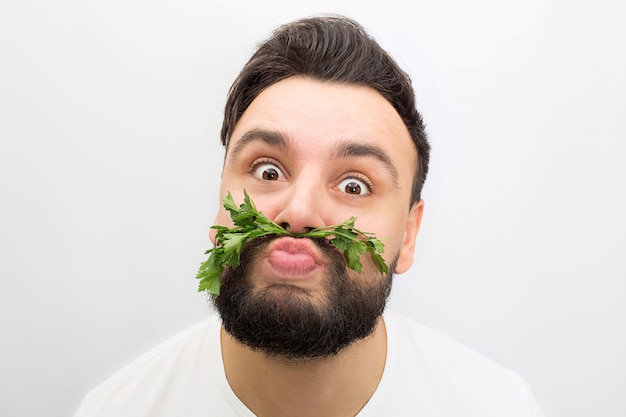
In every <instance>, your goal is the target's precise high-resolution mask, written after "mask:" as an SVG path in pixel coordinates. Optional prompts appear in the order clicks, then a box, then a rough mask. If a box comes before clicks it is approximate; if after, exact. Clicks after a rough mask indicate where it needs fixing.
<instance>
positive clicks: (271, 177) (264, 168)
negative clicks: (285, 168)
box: [254, 164, 285, 181]
mask: <svg viewBox="0 0 626 417" xmlns="http://www.w3.org/2000/svg"><path fill="white" fill-rule="evenodd" d="M254 176H255V177H257V178H260V179H262V180H264V181H278V180H282V179H285V176H284V175H283V173H282V172H281V170H280V169H278V167H276V165H274V164H261V165H259V166H257V167H256V168H255V169H254Z"/></svg>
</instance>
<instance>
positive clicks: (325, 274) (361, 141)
mask: <svg viewBox="0 0 626 417" xmlns="http://www.w3.org/2000/svg"><path fill="white" fill-rule="evenodd" d="M416 165H417V154H416V150H415V146H414V145H413V142H412V140H411V138H410V136H409V133H408V131H407V129H406V127H405V125H404V123H403V122H402V120H401V118H400V116H399V115H398V114H397V112H396V111H395V109H394V108H393V107H392V106H391V104H389V103H388V102H387V101H386V100H385V99H384V98H383V97H382V96H381V95H380V94H379V93H377V92H376V91H374V90H373V89H370V88H367V87H361V86H355V85H345V84H337V83H328V82H319V81H314V80H312V79H308V78H302V77H292V78H289V79H286V80H283V81H280V82H278V83H276V84H274V85H272V86H270V87H269V88H267V89H266V90H264V91H263V92H262V93H261V94H260V95H259V96H258V97H257V98H256V99H255V100H254V101H253V102H252V103H251V104H250V106H249V107H248V109H247V110H246V111H245V112H244V114H243V115H242V117H241V119H240V120H239V122H238V123H237V125H236V126H235V129H234V130H233V133H232V136H231V140H230V144H229V146H228V150H227V154H226V160H225V165H224V173H223V176H222V184H221V195H226V194H227V193H228V192H231V193H232V195H233V197H234V199H235V201H236V202H241V201H243V190H244V189H245V190H247V192H248V193H249V194H250V196H251V197H252V199H253V200H254V202H255V203H256V206H257V208H258V209H259V210H260V211H262V212H263V213H264V214H265V215H266V216H268V217H269V218H270V219H271V220H273V221H274V222H275V223H278V224H281V225H283V226H285V227H287V228H288V229H289V230H290V231H292V232H296V233H297V232H304V231H306V230H308V229H311V228H317V227H323V226H329V225H334V224H338V223H342V222H343V221H345V220H346V219H348V218H350V217H352V216H355V217H356V218H357V221H356V227H357V228H358V229H360V230H363V231H367V232H372V233H374V234H375V235H376V236H377V237H378V238H379V239H380V240H381V241H382V242H383V243H384V244H385V259H386V261H387V263H388V264H389V265H392V267H393V268H394V269H395V272H397V273H402V272H404V271H406V270H407V269H408V268H409V267H410V265H411V263H412V261H413V249H414V243H415V237H416V235H417V231H418V229H419V223H420V220H421V213H422V208H423V204H422V203H421V202H419V203H416V204H414V205H413V206H412V207H409V202H410V196H411V186H412V181H413V176H414V174H415V169H416ZM216 224H219V225H224V226H229V227H230V226H232V222H231V220H230V216H229V214H228V213H227V212H226V211H225V210H224V209H223V208H222V209H220V211H219V212H218V214H217V217H216ZM324 246H325V245H322V246H318V245H316V244H314V243H313V242H312V241H310V240H308V239H293V238H281V239H274V240H270V241H268V242H266V243H264V244H262V245H259V247H258V248H255V249H254V250H253V251H250V252H249V253H243V254H242V266H243V267H242V268H241V269H242V270H243V271H245V274H244V276H242V277H241V276H237V279H238V280H241V281H245V287H246V291H245V292H246V294H247V295H246V297H251V296H254V295H255V294H257V295H258V294H263V297H265V298H264V300H265V301H266V302H271V303H273V304H272V311H274V312H275V313H276V311H283V312H284V310H285V308H293V309H294V311H293V313H294V314H296V313H297V312H296V311H295V310H299V313H298V314H300V313H302V311H301V309H299V307H298V306H302V305H306V306H309V307H310V309H309V312H313V313H311V314H313V315H314V314H315V312H319V311H321V310H324V309H325V311H327V310H328V309H329V308H332V306H330V305H329V304H330V303H331V301H329V300H331V299H333V294H335V298H334V299H333V301H332V303H336V302H337V301H338V300H337V298H336V295H337V294H343V295H342V296H340V297H344V296H345V293H346V292H347V291H349V290H350V288H352V289H353V292H354V293H361V294H363V295H364V296H368V293H371V292H372V291H373V292H376V293H379V294H380V296H381V297H384V298H385V299H386V290H385V288H386V287H387V284H386V282H387V281H389V280H390V276H389V277H382V276H381V274H380V273H379V272H378V270H377V268H376V266H375V265H374V264H373V262H372V261H371V259H370V258H369V257H368V256H363V257H362V263H363V271H362V273H360V274H358V273H355V272H354V271H352V270H345V269H346V268H345V264H344V265H340V266H337V265H336V262H334V261H333V258H334V255H332V252H333V248H325V247H324ZM339 258H340V259H339V261H338V262H341V257H339ZM333 265H334V266H333ZM339 269H344V270H345V271H339ZM239 272H241V271H239ZM344 272H345V276H343V277H341V278H339V277H338V276H339V275H343V274H344ZM239 275H240V274H239ZM225 278H226V277H225ZM231 278H232V277H231ZM227 281H228V279H225V280H224V285H223V287H222V295H221V296H220V297H218V299H220V298H222V297H224V296H225V294H224V291H226V293H227V294H228V291H229V286H230V284H229V283H228V282H227ZM335 281H337V282H335ZM339 281H341V283H339ZM337 286H342V288H343V289H341V290H338V289H337ZM370 290H371V291H370ZM370 295H371V294H370ZM294 300H297V302H296V301H294ZM218 301H219V300H218ZM363 304H366V305H367V304H370V303H369V302H366V303H363ZM289 305H290V306H291V307H286V306H289ZM383 305H384V300H383ZM296 307H298V308H296ZM218 308H219V305H218ZM237 308H238V309H241V307H237ZM346 308H350V307H346ZM352 308H354V306H352ZM302 314H305V313H302ZM307 314H308V313H307ZM379 314H380V312H378V313H377V315H379ZM222 315H224V314H223V313H222ZM288 315H289V316H292V314H288ZM331 327H332V326H331ZM227 330H228V329H227Z"/></svg>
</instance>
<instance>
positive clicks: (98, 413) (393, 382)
mask: <svg viewBox="0 0 626 417" xmlns="http://www.w3.org/2000/svg"><path fill="white" fill-rule="evenodd" d="M384 320H385V325H386V330H387V362H386V364H385V370H384V372H383V376H382V379H381V381H380V383H379V385H378V388H377V389H376V392H375V393H374V395H373V396H372V397H371V398H370V400H369V402H368V403H367V404H366V405H365V407H364V408H363V409H362V410H361V412H360V413H359V414H358V417H394V416H427V417H457V416H458V417H504V416H506V417H541V416H543V414H542V412H541V410H540V409H539V407H538V405H537V403H536V402H535V400H534V398H533V396H532V394H531V393H530V390H529V389H528V387H527V385H526V383H525V382H524V381H523V380H522V379H521V378H520V377H519V376H518V375H517V374H515V373H513V372H511V371H509V370H507V369H505V368H503V367H502V366H500V365H498V364H496V363H495V362H493V361H492V360H490V359H488V358H486V357H485V356H483V355H481V354H479V353H477V352H474V351H473V350H471V349H468V348H467V347H465V346H463V345H461V344H459V343H458V342H456V341H454V340H452V339H450V338H448V337H445V336H443V335H441V334H439V333H436V332H434V331H433V330H431V329H429V328H427V327H424V326H423V325H421V324H419V323H416V322H414V321H412V320H410V319H408V318H406V317H403V316H401V315H399V314H397V313H394V312H392V311H387V312H386V313H385V315H384ZM220 326H221V324H220V320H219V319H218V318H217V317H215V316H212V317H210V318H208V319H207V320H205V321H203V322H202V323H200V324H198V325H196V326H194V327H192V328H190V329H188V330H187V331H185V332H183V333H181V334H179V335H178V336H176V337H174V338H172V339H170V340H168V341H167V342H165V343H163V344H162V345H160V346H158V347H156V348H155V349H153V350H151V351H150V352H148V353H146V354H145V355H143V356H141V357H140V358H139V359H137V360H136V361H134V362H133V363H131V364H130V365H128V366H126V367H125V368H122V369H121V370H119V371H118V372H117V373H115V374H114V375H113V376H112V377H110V378H109V379H108V380H106V381H105V382H104V383H102V384H101V385H99V386H98V387H96V388H95V389H94V390H93V391H91V392H90V393H89V394H87V396H86V397H85V399H84V400H83V402H82V404H81V405H80V407H79V409H78V411H77V412H76V414H75V416H74V417H254V414H253V413H252V412H251V411H250V410H249V409H248V408H247V407H246V406H245V405H244V404H243V403H242V402H241V401H240V400H239V399H238V398H237V396H236V395H235V393H234V392H233V391H232V389H231V388H230V386H229V385H228V381H227V380H226V375H225V373H224V367H223V364H222V356H221V348H220Z"/></svg>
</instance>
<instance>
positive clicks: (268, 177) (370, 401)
mask: <svg viewBox="0 0 626 417" xmlns="http://www.w3.org/2000/svg"><path fill="white" fill-rule="evenodd" d="M221 138H222V143H223V144H224V146H225V147H226V155H225V162H224V170H223V175H222V180H221V181H222V182H221V194H222V195H226V194H228V193H231V194H232V196H233V198H234V200H235V201H238V202H241V201H243V199H244V190H246V191H247V193H249V195H250V196H251V197H252V199H253V200H254V202H255V203H256V206H257V207H258V209H259V210H260V211H261V212H263V213H264V214H265V215H266V216H267V217H268V218H269V219H271V220H272V221H273V222H274V223H276V224H278V225H280V226H282V227H283V228H284V229H286V230H287V231H289V232H291V233H293V234H296V235H297V234H302V233H306V232H307V231H310V230H313V229H316V228H321V227H327V226H329V225H335V224H340V223H342V222H343V221H345V220H346V219H348V218H350V217H356V219H357V220H356V225H357V226H358V229H360V230H365V231H367V232H371V233H373V234H375V236H377V237H378V238H379V239H380V240H381V241H382V242H384V244H385V252H384V260H385V262H386V264H387V265H388V266H389V273H385V274H383V273H381V272H380V271H379V269H378V268H377V266H376V265H375V263H374V262H373V261H372V259H371V258H370V257H369V256H368V255H364V256H363V257H362V263H363V267H362V271H361V272H355V271H353V270H352V269H350V268H348V265H347V263H346V261H345V257H344V255H343V254H342V252H341V251H339V250H338V249H337V247H335V246H334V245H333V244H332V243H330V242H329V241H328V240H327V239H309V238H298V237H293V236H281V237H278V236H265V237H263V238H259V239H256V240H253V241H252V242H249V243H248V244H246V245H245V246H244V247H243V250H242V253H241V263H240V265H239V266H237V267H234V268H228V267H227V268H226V269H225V271H224V273H223V275H222V276H221V292H220V295H218V296H212V297H211V299H212V302H213V304H214V305H215V308H216V310H217V313H218V314H217V315H216V316H214V317H211V318H209V319H208V320H206V321H205V322H203V323H201V324H199V325H197V326H195V327H194V328H192V329H190V330H188V331H187V332H185V333H183V334H181V335H179V336H177V337H175V338H173V339H171V340H170V341H168V342H166V343H165V344H163V345H161V346H159V347H157V348H156V349H155V350H153V351H152V352H149V353H148V354H147V355H145V356H143V357H142V358H140V359H139V360H138V361H136V362H134V363H133V364H131V365H130V366H128V367H126V368H124V369H122V370H121V371H119V372H118V373H117V374H115V375H114V376H113V377H112V378H111V379H109V380H108V381H106V382H105V383H104V384H102V385H101V386H100V387H98V388H96V389H95V390H94V391H92V392H91V393H90V394H89V395H88V396H87V397H86V399H85V400H84V402H83V404H82V405H81V407H80V409H79V410H78V412H77V414H76V416H77V417H92V416H115V417H120V416H129V417H131V416H132V417H144V416H146V417H147V416H151V417H153V416H186V417H195V416H198V417H199V416H216V417H230V416H233V417H234V416H260V417H293V416H298V417H308V416H315V417H318V416H325V417H335V416H336V417H346V416H359V417H366V416H384V417H390V416H407V415H410V416H429V417H443V416H446V417H448V416H462V417H488V416H493V417H502V416H507V417H511V416H519V417H522V416H523V417H537V416H541V415H542V414H541V411H540V410H539V407H538V406H537V404H536V402H535V401H534V399H533V397H532V395H531V394H530V391H529V389H528V387H527V386H526V384H525V383H524V381H523V380H522V379H521V378H520V377H519V376H518V375H516V374H515V373H513V372H511V371H509V370H506V369H504V368H502V367H501V366H499V365H497V364H496V363H494V362H493V361H491V360H490V359H487V358H486V357H484V356H482V355H480V354H478V353H476V352H473V351H471V350H469V349H468V348H465V347H463V346H461V345H459V344H458V343H456V342H454V341H452V340H450V339H448V338H446V337H444V336H442V335H439V334H437V333H435V332H433V331H432V330H429V329H427V328H425V327H424V326H422V325H420V324H418V323H415V322H413V321H411V320H409V319H407V318H404V317H402V316H400V315H399V314H396V313H394V312H392V311H387V310H386V309H385V304H386V301H387V298H388V296H389V293H390V289H391V281H392V275H393V274H394V273H403V272H405V271H407V270H408V268H409V267H410V266H411V264H412V263H413V252H414V248H415V239H416V237H417V234H418V231H419V226H420V222H421V219H422V212H423V209H424V203H423V201H422V199H421V189H422V186H423V184H424V180H425V178H426V173H427V171H428V158H429V150H430V147H429V144H428V142H427V139H426V134H425V132H424V125H423V122H422V118H421V116H420V114H419V113H418V111H417V109H416V107H415V96H414V91H413V88H412V86H411V81H410V79H409V77H408V76H407V75H406V74H405V73H404V72H403V71H402V70H401V69H400V68H399V67H398V65H397V64H396V63H395V62H394V61H393V59H391V58H390V56H389V55H388V54H387V53H386V52H385V51H384V50H383V49H382V48H381V47H380V46H379V45H378V44H377V43H376V42H375V41H374V40H373V39H372V38H371V37H370V36H369V35H368V34H367V33H366V32H365V30H364V29H363V28H362V27H361V26H360V25H359V24H357V23H356V22H354V21H352V20H350V19H347V18H343V17H339V16H334V17H321V18H310V19H303V20H299V21H296V22H293V23H290V24H287V25H284V26H281V27H280V28H278V29H277V30H276V31H275V32H274V33H273V35H272V36H271V37H270V38H269V39H268V40H266V41H265V42H264V43H262V44H261V45H260V47H259V48H258V50H257V51H256V52H255V53H254V54H253V56H252V57H251V59H250V60H249V61H248V63H247V64H246V65H245V66H244V68H243V70H242V71H241V73H240V75H239V76H238V78H237V79H236V80H235V82H234V84H233V85H232V87H231V89H230V92H229V95H228V100H227V103H226V107H225V116H224V124H223V127H222V137H221ZM215 224H217V225H220V226H223V227H232V226H233V223H232V220H231V218H230V215H229V213H228V211H227V210H225V209H221V210H220V211H219V212H218V214H217V216H216V221H215ZM212 239H213V240H214V243H215V230H214V231H213V234H212Z"/></svg>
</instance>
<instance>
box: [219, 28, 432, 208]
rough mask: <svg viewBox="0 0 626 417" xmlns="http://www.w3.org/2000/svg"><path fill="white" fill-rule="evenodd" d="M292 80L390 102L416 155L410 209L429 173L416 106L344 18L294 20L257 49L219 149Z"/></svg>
mask: <svg viewBox="0 0 626 417" xmlns="http://www.w3.org/2000/svg"><path fill="white" fill-rule="evenodd" d="M296 75H301V76H307V77H310V78H313V79H317V80H321V81H331V82H338V83H347V84H355V85H362V86H367V87H370V88H372V89H374V90H376V91H377V92H378V93H380V94H381V95H382V96H383V97H385V99H387V101H389V103H391V105H392V106H393V107H394V108H395V109H396V111H397V112H398V114H399V115H400V117H401V118H402V121H403V122H404V124H405V125H406V127H407V129H408V131H409V134H410V135H411V138H412V139H413V143H414V144H415V148H416V150H417V155H418V162H417V171H416V173H415V176H414V178H413V188H412V194H411V204H413V203H414V202H416V201H418V200H419V199H420V196H421V190H422V186H423V185H424V180H425V179H426V173H427V172H428V159H429V153H430V145H429V144H428V141H427V139H426V133H425V131H424V123H423V121H422V117H421V115H420V114H419V112H418V111H417V109H416V107H415V93H414V91H413V87H412V85H411V80H410V78H409V76H408V75H407V74H406V73H405V72H404V71H402V69H400V67H399V66H398V64H397V63H396V62H395V61H394V60H393V59H392V58H391V57H390V56H389V54H387V52H385V50H383V49H382V48H381V47H380V45H378V43H377V42H376V41H375V40H374V39H373V38H372V37H370V36H369V35H368V34H367V32H366V31H365V29H364V28H363V27H362V26H361V25H359V24H358V23H357V22H355V21H353V20H351V19H348V18H346V17H342V16H332V17H316V18H307V19H302V20H298V21H295V22H292V23H289V24H286V25H283V26H280V27H279V28H278V29H276V31H274V33H273V34H272V36H271V37H270V38H269V39H267V40H266V41H265V42H263V43H261V44H260V46H259V47H258V49H257V51H256V52H255V53H254V54H253V55H252V57H251V58H250V60H249V61H248V62H247V63H246V65H245V66H244V67H243V69H242V70H241V73H240V74H239V76H238V77H237V79H236V80H235V82H234V83H233V85H232V86H231V88H230V91H229V93H228V98H227V101H226V106H225V111H224V123H223V125H222V133H221V139H222V144H223V145H224V146H226V147H228V143H229V140H230V135H231V134H232V132H233V129H234V128H235V125H236V123H237V122H238V121H239V119H240V118H241V115H242V114H243V113H244V111H245V110H246V109H247V108H248V106H249V105H250V103H252V101H253V100H254V99H255V98H256V97H257V96H258V95H259V94H260V93H261V92H262V91H263V90H265V89H266V88H268V87H269V86H271V85H272V84H275V83H277V82H279V81H281V80H284V79H286V78H289V77H292V76H296Z"/></svg>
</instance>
